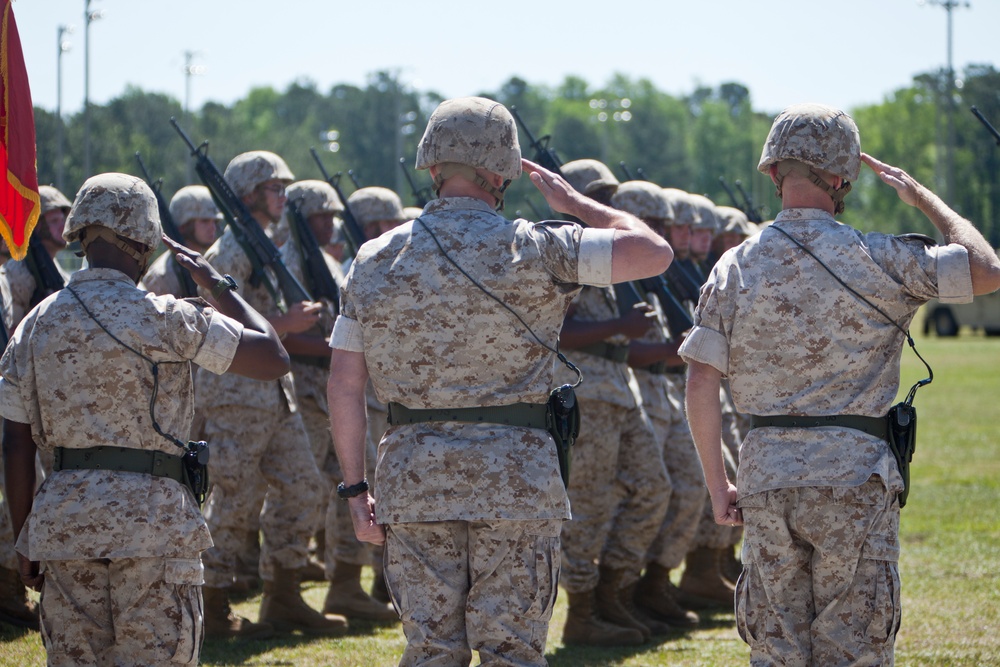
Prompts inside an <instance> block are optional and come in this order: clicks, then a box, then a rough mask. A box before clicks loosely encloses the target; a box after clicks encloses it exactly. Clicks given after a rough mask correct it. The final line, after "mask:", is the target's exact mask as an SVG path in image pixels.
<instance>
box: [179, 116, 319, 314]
mask: <svg viewBox="0 0 1000 667" xmlns="http://www.w3.org/2000/svg"><path fill="white" fill-rule="evenodd" d="M170 124H171V125H173V126H174V129H175V130H177V134H179V135H181V139H183V140H184V143H186V144H187V146H188V148H189V149H190V150H191V156H192V157H193V158H195V166H194V170H195V171H196V172H197V173H198V176H199V178H201V181H202V183H204V184H205V186H206V187H207V188H208V189H209V191H210V192H211V193H212V199H214V200H215V205H216V206H218V207H219V210H220V211H222V215H223V217H224V218H225V219H226V224H228V225H229V228H230V229H231V230H232V232H233V236H235V237H236V241H237V242H238V243H239V244H240V247H241V248H243V252H245V253H246V255H247V258H249V260H250V264H251V265H252V266H253V274H252V275H251V277H250V284H251V285H254V286H257V285H260V284H261V283H263V284H264V287H266V288H267V291H268V292H270V294H271V297H272V298H273V299H274V302H275V304H277V305H278V306H279V307H280V306H281V299H279V298H278V292H277V290H275V288H274V285H273V284H272V283H271V279H270V278H268V276H267V274H266V273H265V272H264V269H265V268H268V267H269V268H270V269H271V270H272V271H274V275H275V277H276V278H277V280H278V289H280V290H281V294H282V295H283V296H284V297H285V305H286V307H287V306H288V305H291V304H293V303H298V302H300V301H312V297H311V296H309V292H307V291H306V288H305V287H303V286H302V283H300V282H299V281H298V280H297V279H296V278H295V276H293V275H292V274H291V272H289V270H288V267H287V266H285V263H284V262H282V261H281V253H280V252H278V249H277V248H276V247H275V245H274V243H273V242H272V241H271V239H270V238H268V236H267V234H265V233H264V230H263V229H262V228H261V226H260V225H259V224H258V223H257V221H256V220H254V218H253V216H252V215H251V214H250V211H249V210H247V207H246V204H244V203H243V200H241V199H240V198H239V197H237V196H236V193H235V192H233V189H232V187H231V186H230V185H229V183H227V182H226V179H225V177H223V175H222V172H220V171H219V168H218V167H216V166H215V163H214V162H213V161H212V159H211V158H210V157H208V142H207V141H206V142H204V143H202V144H201V146H197V147H196V146H195V145H194V143H192V141H191V139H190V137H188V135H187V134H186V133H185V132H184V130H182V129H181V126H180V125H178V124H177V121H176V120H175V119H174V118H171V119H170Z"/></svg>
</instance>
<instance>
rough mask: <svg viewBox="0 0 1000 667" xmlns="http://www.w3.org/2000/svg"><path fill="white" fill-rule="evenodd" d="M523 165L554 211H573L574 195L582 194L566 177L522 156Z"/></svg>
mask: <svg viewBox="0 0 1000 667" xmlns="http://www.w3.org/2000/svg"><path fill="white" fill-rule="evenodd" d="M521 167H522V168H523V169H524V170H525V171H526V172H528V177H529V178H530V179H531V182H532V183H534V185H535V187H536V188H538V191H539V192H541V193H542V196H543V197H545V201H546V203H548V205H549V207H550V208H551V209H552V210H553V211H557V212H559V213H572V210H571V202H572V201H573V199H574V197H580V196H582V195H579V194H578V193H577V192H576V190H574V189H573V186H572V185H570V184H569V183H568V182H567V181H566V179H565V178H563V177H562V176H560V175H559V174H556V173H554V172H551V171H549V170H548V169H546V168H545V167H543V166H541V165H540V164H535V163H534V162H532V161H531V160H525V159H524V158H521Z"/></svg>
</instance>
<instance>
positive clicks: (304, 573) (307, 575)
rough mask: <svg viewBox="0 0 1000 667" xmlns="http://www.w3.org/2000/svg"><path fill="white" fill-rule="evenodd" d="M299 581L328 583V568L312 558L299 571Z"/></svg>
mask: <svg viewBox="0 0 1000 667" xmlns="http://www.w3.org/2000/svg"><path fill="white" fill-rule="evenodd" d="M299 581H326V567H325V566H324V565H323V563H321V562H320V561H318V560H316V559H315V558H310V559H309V560H308V561H306V566H305V567H303V568H301V569H300V570H299Z"/></svg>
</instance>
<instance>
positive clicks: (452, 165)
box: [434, 162, 510, 211]
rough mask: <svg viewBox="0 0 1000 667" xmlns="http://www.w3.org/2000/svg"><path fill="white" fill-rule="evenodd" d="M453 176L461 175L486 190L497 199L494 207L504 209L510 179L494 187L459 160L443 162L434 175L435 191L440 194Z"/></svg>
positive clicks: (499, 209)
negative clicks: (505, 193)
mask: <svg viewBox="0 0 1000 667" xmlns="http://www.w3.org/2000/svg"><path fill="white" fill-rule="evenodd" d="M453 176H461V177H462V178H464V179H465V180H467V181H469V182H470V183H474V184H475V185H477V186H479V187H480V188H482V189H483V190H486V192H488V193H489V194H491V195H492V196H493V198H494V199H496V200H497V203H496V206H495V207H494V208H495V209H496V210H498V211H502V210H503V198H504V192H505V191H506V190H507V186H508V185H510V180H509V179H508V180H506V181H504V183H503V185H501V186H500V187H499V188H497V187H494V186H493V184H492V183H490V182H489V181H487V180H486V179H485V178H483V177H482V176H480V175H479V172H477V171H476V170H475V169H474V168H472V167H470V166H468V165H465V164H458V163H457V162H442V163H440V164H438V165H437V175H436V176H434V192H435V193H436V194H437V195H438V196H440V194H441V186H443V185H444V182H445V181H446V180H448V179H449V178H452V177H453Z"/></svg>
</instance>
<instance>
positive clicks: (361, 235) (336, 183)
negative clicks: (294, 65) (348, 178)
mask: <svg viewBox="0 0 1000 667" xmlns="http://www.w3.org/2000/svg"><path fill="white" fill-rule="evenodd" d="M309 152H310V153H312V156H313V160H315V161H316V165H317V166H318V167H319V171H320V173H321V174H323V180H324V181H326V182H327V183H329V184H330V187H332V188H333V189H334V191H335V192H336V193H337V196H338V197H340V203H341V204H343V205H344V232H345V234H344V236H345V237H346V238H347V245H349V246H350V248H351V252H352V253H353V254H354V255H357V254H358V249H359V248H361V246H362V245H364V243H365V241H367V240H368V239H367V238H365V232H364V230H363V229H361V225H359V224H358V219H357V218H355V217H354V214H353V213H351V207H350V206H349V205H348V203H347V197H345V196H344V191H343V190H341V189H340V172H337V173H336V174H335V175H334V176H330V174H329V173H327V171H326V167H324V166H323V161H322V160H320V159H319V153H317V152H316V149H315V148H310V149H309Z"/></svg>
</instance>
